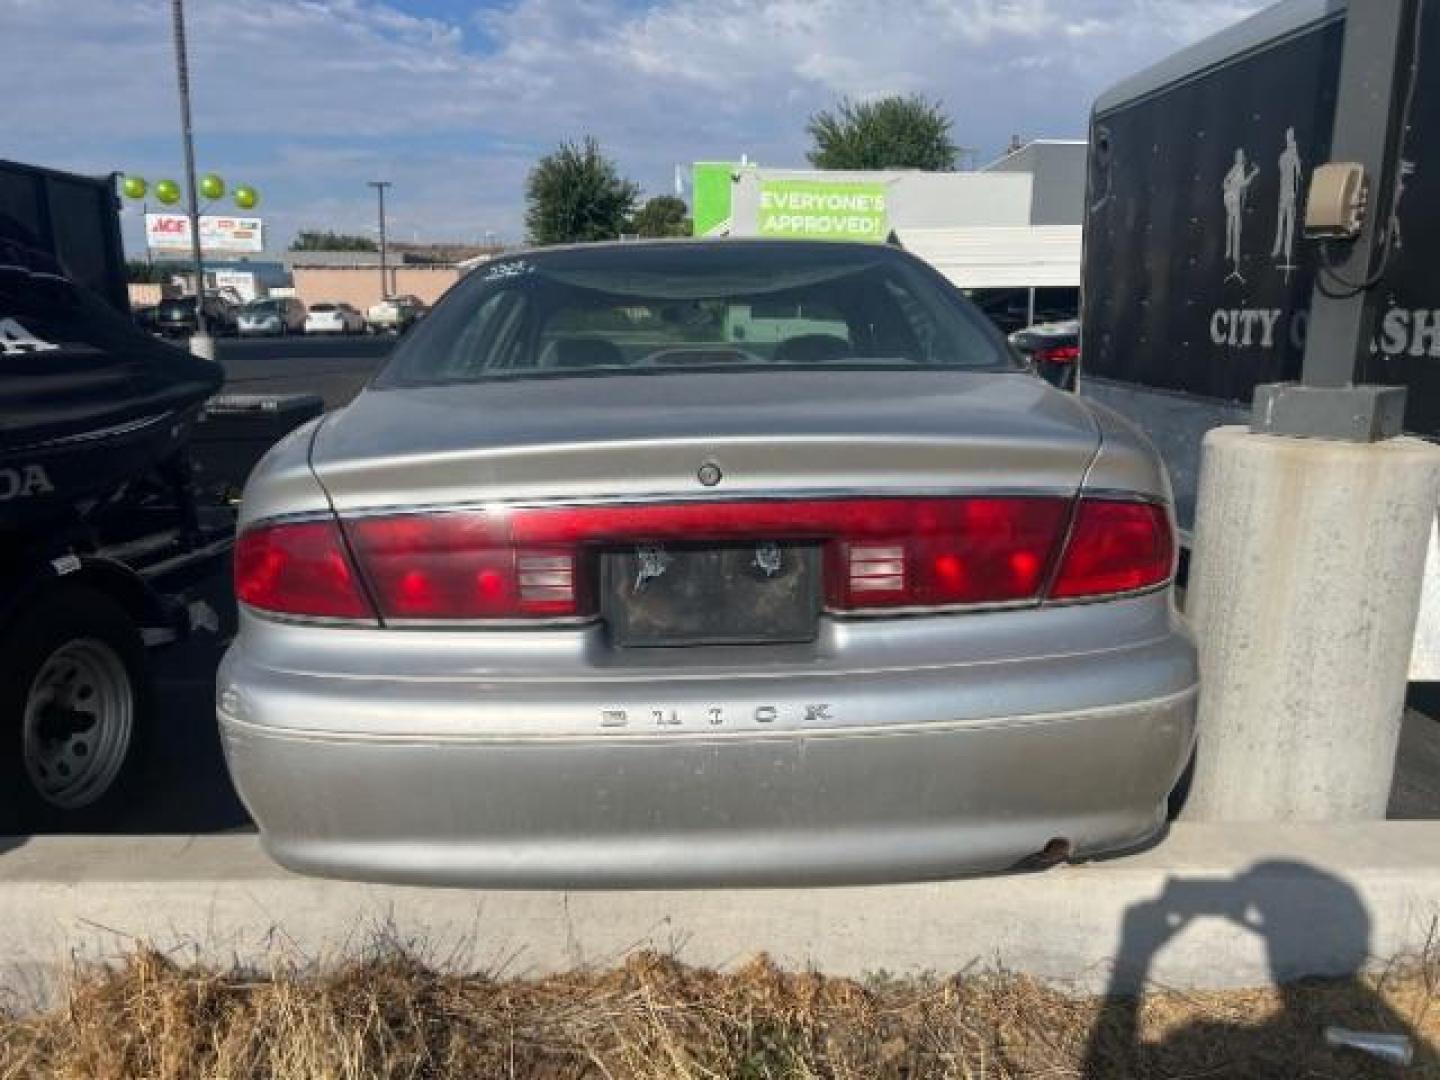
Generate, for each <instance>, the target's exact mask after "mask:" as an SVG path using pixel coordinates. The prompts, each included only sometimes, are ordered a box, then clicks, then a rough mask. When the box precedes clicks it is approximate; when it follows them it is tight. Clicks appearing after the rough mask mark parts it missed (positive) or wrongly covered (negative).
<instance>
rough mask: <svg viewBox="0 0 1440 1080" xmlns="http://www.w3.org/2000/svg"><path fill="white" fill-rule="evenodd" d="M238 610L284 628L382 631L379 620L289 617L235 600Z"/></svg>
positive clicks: (320, 616)
mask: <svg viewBox="0 0 1440 1080" xmlns="http://www.w3.org/2000/svg"><path fill="white" fill-rule="evenodd" d="M235 602H236V604H238V605H239V607H240V609H241V610H242V611H244V612H246V613H247V614H249V615H253V616H255V617H256V618H257V619H264V620H265V621H266V622H274V623H283V624H285V625H286V626H338V627H349V628H350V629H355V630H383V629H384V627H383V626H382V625H381V623H380V620H379V619H376V618H368V619H346V618H341V617H339V616H335V615H290V614H287V613H285V612H283V611H266V610H265V609H264V608H257V607H253V606H252V605H250V604H247V603H245V601H244V600H240V599H238V598H237V599H236V601H235Z"/></svg>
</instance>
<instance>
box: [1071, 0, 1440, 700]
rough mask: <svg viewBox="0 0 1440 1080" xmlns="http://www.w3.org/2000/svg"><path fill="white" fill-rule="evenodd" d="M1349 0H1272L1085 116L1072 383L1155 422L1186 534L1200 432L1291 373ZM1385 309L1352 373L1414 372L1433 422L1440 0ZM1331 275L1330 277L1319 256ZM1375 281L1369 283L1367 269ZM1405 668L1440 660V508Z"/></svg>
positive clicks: (1393, 227) (1399, 195) (1422, 23)
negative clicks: (1311, 208) (1310, 223)
mask: <svg viewBox="0 0 1440 1080" xmlns="http://www.w3.org/2000/svg"><path fill="white" fill-rule="evenodd" d="M1346 10H1347V5H1346V4H1345V3H1344V2H1342V0H1284V2H1283V3H1279V4H1276V5H1275V6H1273V7H1270V8H1266V9H1265V10H1263V11H1261V12H1260V13H1259V14H1257V15H1255V16H1253V17H1251V18H1249V19H1247V20H1245V21H1244V22H1241V23H1238V24H1236V25H1235V26H1234V27H1231V28H1230V29H1228V30H1225V31H1223V32H1221V33H1219V34H1216V35H1215V36H1213V37H1211V38H1208V39H1206V40H1204V41H1201V42H1199V43H1198V44H1196V45H1193V46H1191V47H1190V48H1187V49H1185V50H1183V51H1182V52H1180V53H1177V54H1176V55H1174V56H1172V57H1170V58H1169V59H1167V60H1164V61H1162V62H1161V63H1159V64H1156V65H1155V66H1153V67H1151V68H1149V69H1148V70H1146V71H1143V72H1141V73H1139V74H1138V75H1135V76H1134V77H1132V78H1130V79H1127V80H1126V81H1124V82H1122V83H1120V84H1118V85H1117V86H1115V87H1113V88H1111V89H1110V90H1109V91H1107V92H1106V93H1104V94H1103V95H1101V97H1100V98H1099V99H1098V100H1097V101H1096V103H1095V106H1094V109H1093V112H1092V116H1091V122H1090V155H1089V166H1088V172H1089V175H1088V181H1087V193H1086V200H1087V205H1086V219H1085V244H1084V259H1083V268H1082V284H1081V338H1080V364H1081V366H1080V372H1079V377H1078V389H1079V392H1080V393H1081V394H1083V395H1085V396H1088V397H1091V398H1094V399H1095V400H1098V401H1100V402H1102V403H1104V404H1107V405H1109V406H1111V407H1112V408H1114V409H1116V410H1117V411H1119V412H1120V413H1122V414H1124V415H1126V416H1128V417H1129V418H1130V419H1131V420H1133V421H1134V422H1135V423H1137V424H1138V425H1139V426H1140V427H1141V428H1142V429H1143V430H1144V431H1145V432H1146V433H1147V434H1148V435H1149V436H1150V438H1151V439H1152V440H1153V441H1154V443H1155V444H1156V446H1157V447H1158V448H1159V450H1160V452H1161V453H1162V454H1163V456H1164V458H1165V461H1166V463H1167V465H1168V466H1169V469H1170V474H1171V479H1172V482H1173V484H1174V488H1175V501H1176V510H1177V515H1178V517H1179V521H1180V526H1181V535H1182V540H1183V541H1184V542H1185V544H1186V547H1187V548H1188V542H1189V535H1190V529H1191V527H1192V525H1193V521H1194V514H1195V497H1196V491H1197V486H1198V481H1199V473H1200V451H1201V441H1202V440H1203V438H1204V436H1205V433H1206V432H1207V431H1208V430H1209V429H1210V428H1212V427H1215V426H1217V425H1220V424H1246V423H1248V422H1249V418H1250V403H1251V399H1252V397H1253V394H1254V390H1255V386H1256V385H1257V384H1259V383H1267V382H1276V381H1281V380H1293V379H1297V378H1298V377H1299V375H1300V368H1301V361H1302V357H1303V353H1304V346H1305V337H1306V330H1307V326H1308V322H1309V307H1310V301H1311V296H1312V288H1313V286H1314V284H1315V281H1316V267H1317V259H1318V258H1319V257H1320V256H1321V255H1322V252H1321V250H1320V249H1319V248H1318V246H1317V244H1316V242H1313V241H1309V240H1306V239H1304V238H1302V235H1301V233H1302V229H1301V223H1302V221H1303V218H1304V210H1305V198H1306V194H1307V191H1308V186H1309V181H1310V177H1311V175H1312V171H1313V169H1314V168H1315V166H1316V165H1317V164H1320V163H1322V162H1324V161H1326V160H1327V159H1328V156H1329V151H1330V138H1331V131H1332V127H1333V123H1334V118H1335V102H1336V94H1337V88H1338V82H1339V74H1340V54H1341V47H1342V45H1343V43H1344V34H1345V20H1346ZM1413 32H1414V41H1413V46H1414V48H1413V52H1414V55H1415V57H1416V58H1417V60H1416V64H1415V65H1414V67H1413V68H1412V69H1411V70H1413V72H1414V74H1413V77H1412V75H1411V71H1405V72H1402V73H1401V80H1402V81H1401V87H1402V90H1401V93H1402V95H1403V98H1402V99H1408V104H1406V105H1405V108H1406V109H1407V112H1406V114H1405V115H1406V118H1407V121H1408V122H1407V123H1406V126H1405V132H1404V135H1403V137H1402V139H1401V148H1400V154H1399V160H1398V161H1397V162H1396V167H1397V169H1398V173H1397V175H1398V187H1397V191H1396V196H1395V199H1394V201H1393V203H1392V204H1391V205H1387V206H1384V207H1379V208H1376V209H1375V210H1374V212H1376V213H1385V214H1389V215H1390V219H1389V229H1390V231H1391V232H1392V233H1393V243H1392V248H1391V251H1390V254H1389V258H1388V260H1386V261H1384V262H1383V264H1382V267H1381V269H1382V272H1381V273H1380V274H1379V275H1378V280H1377V281H1376V282H1375V283H1374V284H1373V286H1372V287H1373V288H1375V289H1376V290H1377V291H1378V293H1379V296H1380V300H1381V303H1382V305H1383V313H1382V314H1381V316H1380V318H1379V319H1378V320H1377V324H1376V330H1375V335H1374V339H1373V341H1372V342H1371V344H1370V348H1369V350H1368V353H1367V354H1366V355H1365V356H1363V357H1362V358H1361V362H1360V364H1359V371H1358V378H1359V380H1360V381H1363V382H1368V383H1381V384H1391V385H1396V384H1398V385H1403V386H1404V387H1406V389H1407V394H1406V408H1405V429H1406V430H1407V431H1408V432H1410V433H1411V434H1414V435H1418V436H1421V437H1424V438H1428V439H1437V438H1440V275H1437V274H1436V273H1435V271H1434V268H1433V267H1432V265H1431V264H1430V261H1429V253H1430V251H1431V241H1440V155H1432V154H1431V153H1430V151H1429V142H1430V137H1431V136H1432V135H1434V134H1435V133H1437V132H1440V0H1424V2H1422V3H1421V4H1420V6H1419V17H1418V19H1417V21H1416V24H1415V26H1414V30H1413ZM1324 280H1325V281H1326V282H1327V283H1329V286H1328V287H1332V288H1336V287H1338V286H1336V285H1335V283H1334V282H1332V281H1330V278H1329V276H1328V275H1327V276H1326V277H1325V278H1324ZM1367 284H1368V283H1367ZM1410 676H1411V679H1412V681H1417V682H1433V681H1436V680H1440V533H1437V531H1436V529H1435V528H1434V527H1433V526H1432V530H1431V540H1430V551H1429V556H1428V558H1427V562H1426V569H1425V579H1424V581H1423V583H1422V598H1421V607H1420V619H1419V624H1418V626H1417V629H1416V637H1415V648H1414V651H1413V654H1412V657H1411V666H1410Z"/></svg>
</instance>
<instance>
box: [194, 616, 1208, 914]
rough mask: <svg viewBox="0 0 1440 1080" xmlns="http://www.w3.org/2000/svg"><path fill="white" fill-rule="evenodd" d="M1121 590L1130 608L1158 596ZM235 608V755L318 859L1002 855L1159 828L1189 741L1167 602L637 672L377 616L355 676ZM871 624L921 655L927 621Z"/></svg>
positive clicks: (445, 881)
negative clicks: (884, 653)
mask: <svg viewBox="0 0 1440 1080" xmlns="http://www.w3.org/2000/svg"><path fill="white" fill-rule="evenodd" d="M1131 603H1132V605H1133V607H1134V609H1135V610H1134V611H1132V613H1131V614H1132V615H1136V617H1139V616H1138V614H1137V613H1139V612H1140V609H1142V608H1145V607H1146V606H1147V605H1148V606H1149V607H1150V608H1152V609H1153V608H1154V606H1155V604H1157V603H1159V604H1162V605H1163V604H1164V598H1163V597H1156V598H1147V599H1144V600H1140V601H1134V602H1131ZM1017 614H1018V615H1019V617H1018V618H1016V619H1015V621H1016V622H1017V623H1019V624H1024V623H1025V622H1026V618H1025V616H1027V615H1028V616H1029V622H1030V624H1031V625H1040V623H1039V621H1038V616H1040V615H1042V614H1047V613H1038V612H1037V613H1017ZM1150 614H1151V615H1153V614H1155V613H1154V611H1153V610H1152V611H1151V612H1150ZM1077 615H1083V613H1077ZM246 618H247V626H246V628H245V629H243V630H242V633H241V635H240V637H239V638H238V639H237V642H236V644H235V645H234V646H232V648H231V651H230V653H229V654H228V655H227V656H226V659H225V662H224V664H223V665H222V668H221V672H220V681H219V697H218V702H219V705H218V712H219V719H220V726H221V731H222V735H223V740H224V746H225V752H226V755H227V759H228V761H229V764H230V769H231V772H232V775H233V776H234V779H235V782H236V785H237V787H238V788H239V790H240V793H241V796H242V798H243V799H244V800H245V803H246V805H247V806H248V807H249V809H250V811H251V813H252V815H253V816H254V817H255V819H256V821H257V822H258V823H259V825H260V828H261V832H262V837H263V841H264V843H265V846H266V848H267V850H269V851H270V853H271V854H272V855H273V856H274V857H275V858H276V859H277V860H278V861H279V862H281V863H283V864H284V865H286V866H289V867H291V868H293V869H296V870H300V871H303V872H308V873H315V874H322V875H328V876H337V877H358V878H363V879H370V880H384V881H396V882H415V883H424V884H442V885H472V886H479V885H484V886H515V887H565V888H573V887H632V886H636V887H638V886H650V885H665V886H677V885H705V884H725V885H739V884H832V883H833V884H838V883H858V882H869V881H898V880H917V879H927V878H944V877H953V876H957V875H960V874H964V873H974V872H986V871H995V870H1003V869H1007V868H1011V867H1014V866H1015V865H1016V864H1017V863H1019V862H1020V861H1021V860H1023V859H1025V858H1026V857H1027V856H1030V855H1032V854H1034V853H1036V852H1038V851H1039V850H1040V849H1042V848H1043V847H1044V846H1045V845H1046V844H1047V842H1048V841H1050V840H1052V839H1064V840H1067V841H1069V842H1070V844H1071V845H1072V849H1073V852H1074V854H1075V855H1076V856H1077V857H1087V856H1094V855H1099V854H1104V853H1108V852H1113V851H1116V850H1121V849H1125V848H1130V847H1134V846H1138V845H1141V844H1143V843H1145V842H1146V841H1147V840H1149V839H1150V838H1152V837H1153V836H1155V835H1156V834H1157V832H1158V831H1159V830H1160V829H1161V828H1162V826H1163V823H1164V806H1165V800H1166V797H1167V795H1168V794H1169V792H1170V790H1171V788H1172V787H1173V785H1174V783H1175V781H1176V779H1177V777H1178V776H1179V774H1180V772H1181V771H1182V769H1183V768H1184V766H1185V764H1186V762H1187V760H1188V758H1189V755H1190V752H1191V749H1192V747H1193V742H1194V718H1195V696H1196V688H1195V666H1194V651H1193V647H1192V645H1191V643H1190V641H1189V639H1188V637H1187V636H1186V635H1185V633H1184V631H1183V630H1182V629H1181V628H1180V627H1179V626H1178V624H1177V623H1173V621H1172V622H1171V624H1170V625H1171V631H1170V632H1168V633H1166V634H1164V635H1163V636H1161V637H1158V638H1150V639H1147V640H1143V641H1132V642H1131V643H1130V644H1129V645H1128V646H1125V647H1109V648H1097V651H1095V652H1090V653H1081V654H1070V655H1067V656H1053V655H1052V656H1036V657H1031V658H1028V659H1015V658H1011V659H1008V660H1003V661H999V662H990V661H977V662H974V663H951V664H948V665H922V664H917V665H915V666H912V667H908V668H903V669H899V668H897V669H870V670H849V671H831V670H827V669H826V664H825V663H824V662H823V660H822V661H817V662H816V663H814V664H812V665H809V666H808V667H806V668H803V669H800V668H797V669H796V670H794V671H788V670H787V669H785V668H783V667H772V668H771V669H770V670H759V671H756V670H752V671H749V672H743V673H742V672H735V673H729V672H727V673H724V674H723V675H721V674H719V673H708V674H707V673H704V672H696V671H695V670H693V668H689V667H686V668H675V669H672V670H669V671H664V670H659V669H647V670H646V671H645V672H644V673H643V676H641V677H636V676H637V675H640V673H639V672H630V671H626V670H624V669H620V670H610V671H602V670H597V669H595V668H594V667H593V666H590V667H588V668H587V669H586V672H585V673H584V674H581V673H578V672H574V671H571V670H569V669H568V664H567V656H566V651H565V650H566V646H565V645H564V644H563V643H561V642H557V643H556V645H555V646H554V649H553V655H551V656H549V657H543V656H542V657H540V658H538V659H537V658H535V657H533V656H531V657H530V658H528V662H530V663H534V664H535V665H536V666H538V667H540V668H547V667H548V669H549V671H550V675H549V677H546V676H545V675H540V674H537V675H534V676H530V675H528V674H527V673H526V672H525V670H524V669H525V666H526V664H527V660H526V659H523V658H520V657H517V656H511V658H510V660H509V668H508V670H506V671H505V672H503V673H499V674H487V673H485V672H483V671H479V670H477V669H478V668H479V667H480V666H481V665H480V664H479V661H478V660H477V659H476V658H475V656H474V655H471V656H470V657H469V660H468V666H469V668H470V672H471V673H470V674H469V675H467V676H465V677H461V676H459V675H457V674H455V671H456V668H457V666H460V664H461V661H460V658H459V657H458V656H457V655H450V656H446V655H444V654H445V652H446V650H447V649H452V650H458V651H460V652H464V651H465V650H467V649H470V648H471V646H470V644H469V642H468V641H467V642H463V643H454V644H450V645H447V644H446V643H445V642H444V641H441V640H432V641H429V642H423V643H422V642H418V641H416V642H413V643H412V641H411V640H409V639H406V638H405V637H404V636H403V635H396V634H394V633H389V634H385V633H383V632H373V633H376V634H379V635H380V636H381V637H383V639H384V640H385V641H386V642H387V643H388V646H387V647H388V649H389V650H390V656H389V661H388V662H389V664H390V666H391V668H392V670H394V671H400V670H403V671H405V672H407V674H406V675H405V676H404V677H401V676H398V675H396V674H385V673H384V672H382V671H376V672H375V673H374V676H373V677H363V676H360V675H359V674H358V673H356V672H350V673H346V674H344V675H339V674H336V673H335V672H334V671H332V672H330V673H329V674H316V673H315V672H313V671H303V672H301V671H296V670H295V668H296V667H313V666H315V664H316V662H317V661H318V660H320V659H321V655H322V654H326V653H328V652H329V650H330V649H331V643H330V642H329V641H327V640H325V639H324V638H323V635H326V634H334V633H335V631H333V630H325V629H320V628H300V627H286V628H283V629H277V628H275V627H273V626H257V625H256V621H255V620H253V618H252V617H249V616H247V617H246ZM985 618H986V619H997V620H1004V619H1009V618H1012V617H1011V616H1005V615H1000V616H986V617H985ZM1050 621H1055V620H1054V619H1053V614H1052V615H1051V616H1050ZM1061 621H1062V622H1063V620H1061ZM1150 621H1151V622H1154V621H1155V620H1153V619H1152V620H1150ZM1159 622H1160V623H1161V624H1162V625H1164V624H1165V620H1164V619H1160V620H1159ZM996 625H1000V623H998V622H997V624H996ZM850 632H851V633H858V632H859V631H853V630H852V631H850ZM865 632H866V633H874V634H876V635H878V636H886V637H889V638H892V639H903V638H904V637H905V636H906V635H907V634H911V633H913V634H915V635H917V638H916V641H917V646H916V647H917V649H918V647H919V646H918V640H919V638H918V635H923V634H924V633H926V632H928V631H926V630H925V629H924V628H922V627H910V628H905V627H894V628H891V629H890V630H888V631H887V630H884V629H882V628H880V627H878V626H877V627H869V628H865ZM355 633H358V634H365V633H367V632H365V631H356V632H355ZM316 635H322V637H317V636H316ZM270 636H278V637H279V638H280V639H281V640H279V641H276V642H272V641H270V640H268V638H269V637H270ZM462 636H463V637H464V638H467V639H468V638H472V637H474V635H462ZM526 636H530V637H532V638H533V637H534V634H533V632H531V633H529V634H528V635H526ZM577 636H581V637H583V633H582V632H577ZM1100 636H1102V637H1103V634H1102V635H1100ZM506 637H508V635H500V636H498V637H497V639H496V640H494V641H492V642H488V643H487V644H486V645H485V646H484V647H485V648H488V649H493V650H497V651H498V654H503V653H504V652H505V650H506V649H507V648H508V647H509V645H508V644H507V642H506V640H505V638H506ZM304 641H309V642H312V643H317V644H315V650H318V651H307V649H306V648H305V647H304V646H303V642H304ZM452 641H454V639H453V638H452ZM900 643H901V642H900V641H899V640H895V641H892V644H900ZM272 645H273V646H274V647H273V648H272V647H271V646H272ZM577 647H581V648H583V646H577ZM335 648H336V649H341V650H343V649H345V648H346V646H345V645H344V643H343V642H339V643H336V645H335ZM410 649H414V650H415V654H414V656H413V657H407V656H405V655H403V654H404V653H406V652H407V651H408V650H410ZM350 651H352V652H353V649H352V650H350ZM664 651H665V650H661V652H664ZM422 655H423V656H425V657H428V658H429V659H428V663H429V664H430V665H432V670H430V671H427V670H426V669H425V663H426V662H427V661H424V660H422V659H421V656H422ZM753 655H754V654H753V653H752V654H751V656H752V657H753ZM282 657H288V661H289V662H288V664H286V665H284V666H282V665H281V664H280V662H279V661H280V659H281V658H282ZM665 659H669V658H662V659H657V660H654V661H649V662H651V663H662V662H663V661H664V660H665ZM752 662H753V661H752ZM442 671H443V672H444V673H443V674H442V673H441V672H442ZM1065 699H1068V700H1069V701H1070V703H1071V705H1072V707H1069V708H1065V707H1058V708H1057V707H1056V702H1057V701H1059V700H1065ZM817 703H824V704H825V705H826V708H825V709H824V710H822V711H821V712H820V713H818V714H817V713H813V712H811V711H809V709H808V708H807V706H811V705H814V704H817ZM717 709H718V710H720V713H721V719H720V720H719V721H718V726H717V721H714V720H713V719H712V718H713V717H714V715H715V713H714V710H717ZM621 713H623V714H624V715H625V716H626V720H627V722H626V725H625V726H620V727H609V726H606V725H607V724H608V723H610V721H611V720H613V718H614V717H615V716H616V715H617V714H621ZM757 717H758V718H759V719H757Z"/></svg>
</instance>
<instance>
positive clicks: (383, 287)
mask: <svg viewBox="0 0 1440 1080" xmlns="http://www.w3.org/2000/svg"><path fill="white" fill-rule="evenodd" d="M365 182H366V183H367V184H369V185H370V186H371V187H373V188H374V189H375V194H376V195H378V196H379V197H380V299H381V300H386V299H389V297H390V280H389V275H388V272H387V271H386V269H385V189H386V188H388V187H391V186H392V185H391V183H390V181H389V180H367V181H365Z"/></svg>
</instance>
